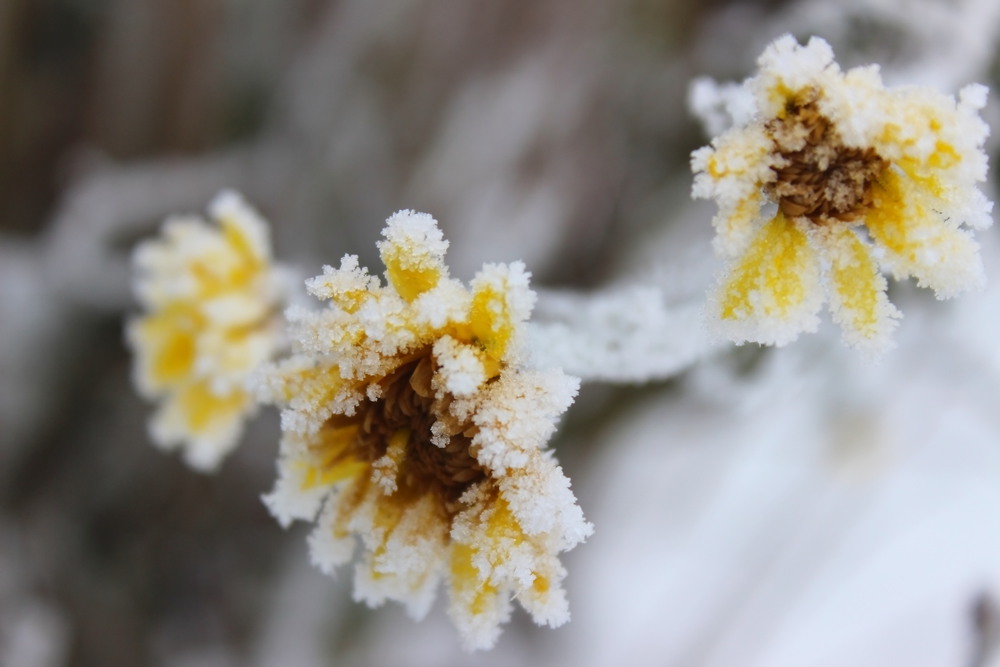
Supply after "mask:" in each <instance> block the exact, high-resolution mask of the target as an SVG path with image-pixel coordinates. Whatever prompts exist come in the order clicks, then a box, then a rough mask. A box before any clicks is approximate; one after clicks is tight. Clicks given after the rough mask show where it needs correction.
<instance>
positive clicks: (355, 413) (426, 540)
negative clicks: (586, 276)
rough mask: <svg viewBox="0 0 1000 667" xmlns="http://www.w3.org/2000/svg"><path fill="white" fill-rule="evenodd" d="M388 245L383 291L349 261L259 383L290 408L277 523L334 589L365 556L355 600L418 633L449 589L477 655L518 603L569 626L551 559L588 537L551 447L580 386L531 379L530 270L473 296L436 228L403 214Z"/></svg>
mask: <svg viewBox="0 0 1000 667" xmlns="http://www.w3.org/2000/svg"><path fill="white" fill-rule="evenodd" d="M383 235H384V236H385V240H384V241H382V242H381V243H379V250H380V251H381V256H382V261H383V262H384V263H385V266H386V272H385V275H386V278H387V282H386V284H382V282H381V281H380V280H379V279H378V278H377V277H375V276H372V275H369V274H368V272H367V270H366V269H363V268H359V266H358V261H357V258H356V257H354V256H350V255H348V256H346V257H344V259H343V260H342V262H341V265H340V268H339V269H334V268H331V267H325V269H324V273H323V275H321V276H318V277H316V278H313V279H311V280H310V281H308V282H307V286H308V289H309V291H310V293H312V294H313V295H314V296H316V297H317V298H319V299H322V300H324V301H326V302H327V306H326V307H325V308H323V309H322V310H319V311H312V312H307V311H304V310H293V311H291V312H289V313H288V317H289V319H290V321H291V329H292V340H293V345H295V351H294V354H293V355H292V356H291V357H290V358H288V359H286V360H284V361H282V362H280V363H278V364H276V365H275V366H274V367H273V368H272V369H271V371H270V372H269V373H266V374H265V375H264V377H263V379H262V383H263V387H262V392H263V394H264V395H265V398H266V399H268V400H271V401H273V402H275V403H277V404H279V405H281V406H283V408H284V409H283V412H282V429H283V431H284V436H283V439H282V443H281V457H280V460H279V465H278V468H279V478H278V481H277V484H276V486H275V489H274V491H273V492H272V493H271V494H270V495H268V496H267V498H266V500H267V502H268V505H269V506H270V508H271V510H272V512H273V513H274V514H275V515H276V516H277V517H278V518H279V519H280V520H281V521H282V523H284V524H287V523H288V522H290V521H292V520H293V519H303V520H307V521H313V520H315V521H316V522H317V525H316V527H315V529H314V531H313V534H312V536H311V538H310V543H311V548H312V556H313V559H314V561H315V562H316V563H317V564H318V565H319V566H320V567H321V568H322V569H324V570H325V571H328V572H329V571H332V570H334V569H335V568H337V567H338V566H341V565H344V564H346V563H348V562H349V561H351V560H352V557H353V552H354V549H355V547H356V541H358V539H359V540H360V543H361V554H360V558H359V561H358V563H357V566H356V570H355V572H356V576H355V597H356V598H357V599H359V600H364V601H366V602H367V603H368V604H370V605H379V604H382V603H383V602H384V601H385V600H397V601H399V602H402V603H403V604H405V605H406V607H407V608H408V610H409V612H410V613H411V615H413V616H414V617H416V618H419V617H421V616H423V615H424V614H425V613H426V612H427V610H428V609H429V607H430V605H431V603H432V601H433V599H434V597H435V595H436V590H437V588H438V586H439V584H440V582H441V580H442V579H445V580H446V581H447V586H448V589H449V592H450V605H449V613H450V615H451V617H452V619H453V620H454V622H455V624H456V625H457V627H458V629H459V632H460V634H461V637H462V640H463V643H464V645H465V646H466V647H467V648H488V647H490V646H492V645H493V644H494V642H495V641H496V639H497V636H498V635H499V632H500V624H501V623H503V622H504V621H506V620H507V618H508V617H509V615H510V613H511V606H512V600H517V601H518V602H519V603H520V605H521V606H522V607H524V608H525V609H526V610H527V611H528V612H529V613H530V614H531V616H532V618H533V619H534V620H535V621H536V622H537V623H540V624H548V625H553V626H555V625H559V624H561V623H563V622H565V621H566V620H567V619H568V618H569V612H568V607H567V602H566V598H565V594H564V592H563V589H562V586H561V582H562V579H563V577H564V576H565V574H566V572H565V570H564V569H563V567H562V564H561V563H560V561H559V557H558V554H559V553H560V552H562V551H565V550H567V549H570V548H572V547H573V546H575V545H576V544H578V543H579V542H581V541H582V540H583V539H584V538H585V537H586V536H587V535H588V534H589V533H590V531H591V526H590V524H589V523H587V522H586V521H585V520H584V518H583V514H582V512H581V511H580V508H579V507H578V506H577V504H576V499H575V498H574V496H573V493H572V491H571V490H570V486H569V480H568V479H567V478H566V477H565V475H563V473H562V470H561V468H560V467H559V466H558V465H557V464H556V462H555V460H554V459H553V457H552V455H551V452H549V451H548V450H547V449H546V445H547V442H548V440H549V437H550V436H551V435H552V433H553V431H554V430H555V423H556V419H557V418H558V416H559V415H560V414H561V413H562V412H564V411H565V410H566V408H567V407H568V406H569V405H570V404H571V403H572V401H573V398H574V396H575V394H576V390H577V385H578V382H577V380H576V379H575V378H570V377H568V376H566V375H564V374H563V373H562V372H561V371H558V370H540V369H533V368H529V367H527V366H526V365H525V364H524V363H522V361H521V356H520V354H521V345H522V329H523V324H524V322H525V320H526V319H527V317H528V315H529V314H530V311H531V308H532V306H533V302H534V293H533V292H532V291H531V290H530V289H529V287H528V275H527V273H525V271H524V267H523V265H521V264H520V263H515V264H511V265H509V266H508V265H487V266H485V267H484V268H483V270H482V271H481V272H480V273H479V274H478V275H477V276H476V277H475V278H474V279H473V281H472V283H471V285H470V286H469V287H466V286H465V285H463V284H462V283H461V282H459V281H457V280H454V279H451V278H449V276H448V268H447V266H446V265H445V263H444V252H445V249H446V248H447V242H446V241H444V240H443V238H442V235H441V232H440V230H439V229H438V227H437V225H436V222H435V221H434V219H433V218H431V217H430V216H428V215H426V214H419V213H413V212H411V211H401V212H399V213H397V214H395V215H393V216H392V217H391V218H389V220H388V222H387V227H386V229H385V231H384V232H383ZM317 517H318V518H317Z"/></svg>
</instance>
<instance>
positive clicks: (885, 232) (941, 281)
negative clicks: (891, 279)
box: [865, 170, 983, 299]
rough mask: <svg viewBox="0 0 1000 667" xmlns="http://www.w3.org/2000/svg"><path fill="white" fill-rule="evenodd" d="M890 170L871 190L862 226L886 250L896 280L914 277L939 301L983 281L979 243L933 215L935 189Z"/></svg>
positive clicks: (886, 257) (958, 228) (938, 216)
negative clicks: (869, 205) (870, 206)
mask: <svg viewBox="0 0 1000 667" xmlns="http://www.w3.org/2000/svg"><path fill="white" fill-rule="evenodd" d="M925 181H926V179H923V180H921V181H915V180H913V179H911V178H910V177H909V176H908V175H906V174H905V173H900V172H898V171H892V170H889V171H887V172H886V174H885V175H884V177H883V178H882V179H881V180H880V181H879V182H878V183H877V184H876V185H875V186H874V188H873V195H874V197H873V204H872V209H871V210H870V211H869V212H868V215H867V216H866V217H865V224H866V226H867V227H868V231H869V232H870V233H871V236H872V238H873V239H874V240H875V242H876V244H877V245H879V246H880V247H881V248H883V249H884V250H885V253H886V256H885V260H884V264H885V265H886V266H887V267H888V268H889V269H891V271H892V273H893V275H894V276H895V277H896V278H907V277H909V276H915V277H916V278H917V283H918V284H919V285H920V286H921V287H930V288H932V289H933V290H934V291H935V293H936V294H937V296H938V298H941V299H944V298H948V297H952V296H955V295H957V294H959V293H961V292H963V291H965V290H967V289H969V288H970V287H976V286H979V285H980V284H981V283H982V281H983V269H982V263H981V261H980V258H979V244H978V243H976V241H975V240H974V239H973V238H972V235H971V234H970V233H969V232H968V231H967V230H964V229H961V228H960V227H959V226H958V223H959V222H960V221H951V220H947V219H944V218H942V215H941V214H940V213H939V212H938V211H936V210H934V208H933V207H934V202H935V197H934V193H935V192H936V191H938V188H936V187H927V184H926V182H925Z"/></svg>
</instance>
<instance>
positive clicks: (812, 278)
mask: <svg viewBox="0 0 1000 667" xmlns="http://www.w3.org/2000/svg"><path fill="white" fill-rule="evenodd" d="M759 66H760V71H759V73H758V74H757V76H755V77H753V78H751V79H748V80H747V81H745V82H744V83H743V86H742V89H741V91H740V93H739V96H738V98H739V100H741V101H744V102H745V100H746V99H748V96H749V98H752V100H753V101H754V103H755V104H754V106H755V113H754V114H753V115H746V114H739V115H737V114H734V118H735V117H737V116H739V117H738V118H737V124H736V125H735V126H734V127H732V128H730V129H729V130H727V131H726V132H725V133H723V134H722V135H721V136H719V137H717V138H716V139H715V140H713V141H712V144H711V146H706V147H704V148H701V149H699V150H697V151H695V152H694V153H693V155H692V159H691V165H692V169H693V170H694V172H695V181H694V189H693V195H694V196H695V197H701V198H711V199H714V200H715V201H716V203H717V204H718V206H719V211H718V213H717V214H716V216H715V219H714V221H713V224H714V226H715V229H716V232H717V236H716V240H715V244H716V248H717V250H718V251H719V252H720V253H721V254H722V255H723V256H725V257H726V258H727V260H728V264H727V267H726V269H725V271H724V273H723V275H722V277H721V279H720V280H719V283H718V285H717V286H716V288H715V289H714V290H713V292H712V293H711V294H710V297H709V303H710V311H711V313H712V316H713V318H714V320H715V323H716V325H717V328H718V330H719V331H720V332H721V333H722V334H724V335H725V336H728V337H729V338H731V339H733V340H734V341H736V342H738V343H742V342H745V341H755V342H759V343H765V344H775V345H782V344H785V343H788V342H790V341H792V340H794V339H795V338H796V337H797V336H798V334H799V333H800V332H801V331H814V330H815V329H816V327H817V326H818V323H819V320H818V317H817V315H818V313H819V310H820V309H821V308H822V306H823V305H824V303H826V304H828V305H829V309H830V312H831V315H832V317H833V320H834V321H835V322H836V323H837V324H839V325H840V327H841V329H842V331H843V336H844V339H845V341H846V342H847V343H848V344H850V345H853V346H857V347H859V348H864V349H867V350H869V351H873V352H877V351H880V350H882V349H884V348H886V347H887V346H888V345H889V344H890V342H891V338H890V336H891V333H892V330H893V328H894V327H895V325H896V322H897V320H898V319H899V317H900V316H901V315H900V313H899V311H898V310H897V309H896V308H895V307H894V306H893V305H892V304H891V303H890V302H889V300H888V297H887V296H886V280H885V278H884V277H883V275H882V272H883V271H887V272H888V273H890V274H891V275H892V276H893V277H894V278H896V279H905V278H909V277H911V276H912V277H915V278H916V279H917V283H918V285H920V286H922V287H930V288H931V289H933V290H934V292H935V293H936V295H937V296H938V298H942V299H943V298H949V297H952V296H955V295H957V294H960V293H961V292H963V291H965V290H967V289H969V288H973V287H977V286H980V285H981V284H982V282H983V280H984V278H983V269H982V265H981V262H980V258H979V246H978V244H977V243H976V241H975V240H974V239H973V235H972V232H971V230H972V229H983V228H985V227H988V226H989V225H990V224H991V223H992V218H991V216H990V212H991V210H992V207H993V204H992V202H990V201H989V200H987V198H986V197H985V196H984V195H983V193H982V192H981V191H980V190H979V188H978V186H977V184H978V183H980V182H982V181H984V180H985V178H986V169H987V161H986V155H985V153H984V152H983V143H984V142H985V140H986V137H987V135H988V133H989V128H988V127H987V126H986V124H985V123H984V122H983V121H982V119H981V118H980V117H979V110H980V109H982V107H983V106H984V105H985V102H986V89H985V87H983V86H980V85H972V86H968V87H967V88H965V89H963V90H962V91H961V92H960V93H959V96H958V100H957V101H956V100H955V99H954V98H952V97H949V96H947V95H943V94H941V93H938V92H935V91H933V90H928V89H925V88H918V87H906V88H895V89H887V88H885V87H884V86H883V85H882V82H881V79H880V77H879V73H878V68H877V66H874V65H873V66H870V67H863V68H856V69H852V70H849V71H847V72H843V71H841V70H840V68H839V67H838V66H837V64H836V63H835V62H834V60H833V51H832V50H831V49H830V46H829V45H828V44H827V43H826V42H825V41H823V40H822V39H819V38H815V37H814V38H813V39H811V40H810V41H809V43H808V44H807V45H806V46H800V45H799V44H798V43H797V42H796V41H795V40H794V39H793V38H792V37H791V36H788V35H786V36H784V37H782V38H780V39H778V40H777V41H775V42H774V43H773V44H771V45H770V46H769V47H768V48H767V49H766V50H765V51H764V54H763V55H762V56H761V57H760V60H759ZM705 85H706V84H705V83H704V82H702V83H701V84H700V87H701V88H704V87H705ZM730 92H731V91H730ZM719 94H720V95H721V94H725V95H729V96H731V97H732V96H733V95H735V93H733V94H731V95H730V94H729V93H727V92H726V91H725V90H721V91H720V93H719ZM725 95H723V96H725ZM707 96H708V95H707V93H706V92H705V91H704V90H701V89H699V94H698V95H697V96H695V99H696V100H702V101H704V99H706V97H707ZM708 97H710V96H708ZM702 106H705V104H702Z"/></svg>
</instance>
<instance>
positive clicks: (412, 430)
mask: <svg viewBox="0 0 1000 667" xmlns="http://www.w3.org/2000/svg"><path fill="white" fill-rule="evenodd" d="M433 374H434V359H433V357H432V356H431V354H430V350H429V349H428V350H426V351H425V352H422V353H421V354H420V355H418V357H417V358H415V359H413V360H412V361H409V362H407V363H405V364H403V365H402V366H400V367H399V368H397V369H396V370H395V371H394V372H393V373H392V374H391V375H389V376H387V377H386V378H385V379H384V380H383V381H382V387H383V389H382V397H381V398H380V399H378V400H377V401H372V402H367V403H364V404H363V405H362V407H361V408H359V411H358V413H359V414H358V416H357V417H355V419H358V418H360V422H359V423H360V426H361V428H360V429H359V430H358V436H357V438H358V440H357V443H356V446H357V447H360V448H361V449H363V450H364V452H365V454H366V455H367V457H369V458H370V460H375V459H377V458H379V457H381V456H383V455H384V454H385V453H386V449H387V446H388V443H389V441H390V439H391V438H392V437H393V436H394V435H395V434H396V433H398V432H400V431H401V430H403V429H406V430H408V431H409V438H408V440H407V444H406V453H405V455H404V458H403V460H402V462H401V464H400V474H399V477H398V479H397V483H399V484H400V485H401V486H403V487H405V488H409V489H412V490H415V491H425V490H429V489H434V490H436V491H437V492H439V493H440V494H441V495H442V496H443V498H444V499H445V501H447V502H454V501H456V500H458V498H459V497H460V496H461V495H462V493H464V492H465V490H466V489H468V488H469V487H470V486H471V485H472V484H473V483H475V482H477V481H479V480H480V479H482V478H483V477H485V472H484V471H483V468H482V466H480V465H479V462H478V461H477V460H476V459H475V457H474V456H473V455H472V453H471V451H470V447H471V443H472V437H473V436H474V435H475V433H476V427H475V425H473V424H471V423H460V422H458V421H457V420H455V419H454V418H453V417H451V416H450V415H449V414H448V413H447V407H448V404H449V403H450V402H451V397H450V396H446V397H445V398H444V399H443V400H442V399H438V398H435V396H434V392H433V389H432V388H431V378H432V377H433ZM436 421H443V422H444V423H445V424H446V425H447V432H448V436H449V438H448V442H447V444H446V445H445V446H444V447H438V446H437V445H436V444H434V443H433V442H431V426H432V425H433V424H434V423H435V422H436ZM356 423H358V422H356Z"/></svg>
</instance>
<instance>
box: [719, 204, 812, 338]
mask: <svg viewBox="0 0 1000 667" xmlns="http://www.w3.org/2000/svg"><path fill="white" fill-rule="evenodd" d="M714 301H715V305H716V308H717V314H718V317H719V318H720V320H721V327H720V328H721V329H722V330H723V332H724V333H725V334H726V335H728V336H729V337H731V338H733V339H734V340H735V341H736V342H744V341H755V342H759V343H767V344H776V345H782V344H784V343H787V342H790V341H792V340H794V339H795V338H796V337H797V336H798V334H799V333H800V332H801V331H811V330H815V328H816V326H817V324H818V320H817V318H816V313H817V311H818V310H819V308H820V306H821V305H822V302H823V290H822V286H821V283H820V276H819V262H818V258H817V256H816V251H815V250H814V249H813V248H812V246H811V245H810V243H809V239H808V237H807V235H806V233H805V231H803V230H802V229H801V228H800V227H799V225H798V224H797V223H796V222H795V221H794V220H789V219H787V218H786V217H785V216H784V215H783V214H781V213H780V212H779V213H778V215H777V216H775V217H774V218H773V219H772V220H770V221H769V222H767V223H766V224H765V225H764V226H763V227H761V229H760V230H758V232H757V234H756V235H755V236H754V238H753V240H752V241H751V243H750V246H749V247H748V248H747V250H746V252H745V253H744V254H743V255H742V256H741V257H740V258H738V259H737V261H736V262H735V264H734V265H733V266H732V267H731V268H730V270H729V272H728V274H727V275H726V277H725V278H724V279H723V282H722V287H721V289H720V290H719V292H718V293H717V294H716V295H715V297H714Z"/></svg>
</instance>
